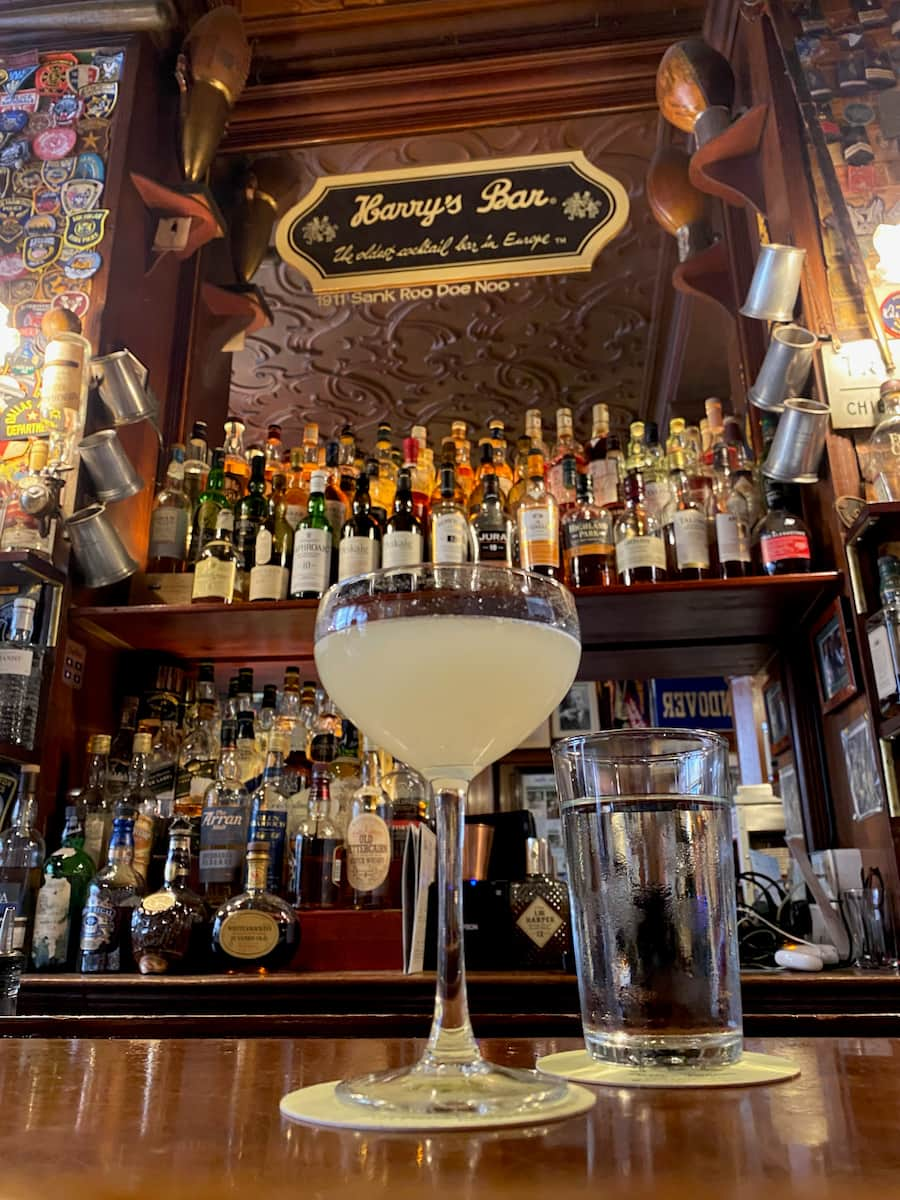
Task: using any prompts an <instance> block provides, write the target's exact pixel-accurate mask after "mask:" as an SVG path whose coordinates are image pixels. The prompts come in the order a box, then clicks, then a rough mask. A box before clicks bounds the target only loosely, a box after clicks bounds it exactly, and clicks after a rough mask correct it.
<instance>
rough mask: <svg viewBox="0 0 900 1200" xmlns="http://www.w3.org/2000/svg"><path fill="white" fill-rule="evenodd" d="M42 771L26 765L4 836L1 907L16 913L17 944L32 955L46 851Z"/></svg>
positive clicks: (0, 853) (0, 864)
mask: <svg viewBox="0 0 900 1200" xmlns="http://www.w3.org/2000/svg"><path fill="white" fill-rule="evenodd" d="M39 773H40V768H39V767H36V766H33V765H32V764H30V763H25V764H24V765H23V766H22V767H21V768H20V775H19V794H18V797H17V798H16V806H15V808H14V809H13V815H12V823H11V824H10V825H9V827H8V828H7V829H6V830H4V832H3V833H2V834H0V905H2V904H7V905H13V906H14V907H15V910H16V916H15V934H14V938H13V942H14V945H15V948H16V949H17V950H21V951H22V952H23V954H26V955H27V954H28V951H29V949H30V947H31V931H32V927H33V925H34V908H35V901H36V900H37V893H38V888H39V887H40V883H41V867H42V866H43V865H44V857H45V854H46V848H45V846H44V839H43V838H42V837H41V835H40V833H39V832H38V829H37V824H36V822H37V811H38V798H37V787H38V776H39Z"/></svg>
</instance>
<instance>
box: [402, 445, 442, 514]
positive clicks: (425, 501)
mask: <svg viewBox="0 0 900 1200" xmlns="http://www.w3.org/2000/svg"><path fill="white" fill-rule="evenodd" d="M413 428H414V429H420V428H423V427H422V426H419V425H415V426H413ZM425 450H427V446H422V445H421V444H420V443H419V441H418V440H417V439H416V438H414V437H408V438H404V439H403V466H404V469H405V470H406V471H408V472H409V481H410V488H411V490H412V511H413V513H414V514H415V516H416V518H417V519H418V521H419V523H420V525H421V527H422V529H424V528H425V525H426V522H427V520H428V509H429V506H430V502H431V489H432V488H433V487H434V479H433V478H432V476H433V474H434V471H433V469H431V468H429V466H428V462H427V459H426V457H425V453H424V451H425ZM397 478H398V484H399V475H398V477H397Z"/></svg>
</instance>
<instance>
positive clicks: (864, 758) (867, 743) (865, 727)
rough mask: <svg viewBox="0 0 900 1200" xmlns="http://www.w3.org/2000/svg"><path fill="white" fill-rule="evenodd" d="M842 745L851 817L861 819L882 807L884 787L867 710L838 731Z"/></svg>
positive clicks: (879, 810) (881, 809)
mask: <svg viewBox="0 0 900 1200" xmlns="http://www.w3.org/2000/svg"><path fill="white" fill-rule="evenodd" d="M841 744H842V745H843V747H844V761H845V762H846V764H847V778H848V779H849V781H850V797H851V799H852V801H853V819H854V821H864V820H865V819H866V817H871V816H874V814H875V813H879V812H882V811H883V810H884V790H883V788H882V786H881V773H880V771H879V769H878V756H877V754H876V752H875V738H874V736H873V734H872V723H871V721H870V720H869V714H868V713H863V715H862V716H861V717H857V718H856V720H855V721H851V722H850V724H849V725H846V726H845V727H844V728H843V729H842V730H841Z"/></svg>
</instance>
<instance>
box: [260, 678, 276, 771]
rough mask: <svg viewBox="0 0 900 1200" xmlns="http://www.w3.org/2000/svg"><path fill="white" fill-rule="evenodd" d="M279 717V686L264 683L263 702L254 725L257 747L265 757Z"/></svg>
mask: <svg viewBox="0 0 900 1200" xmlns="http://www.w3.org/2000/svg"><path fill="white" fill-rule="evenodd" d="M277 717H278V688H277V687H276V686H275V684H274V683H267V684H264V685H263V696H262V704H261V705H260V706H259V715H258V716H257V718H256V723H255V726H254V729H255V733H256V749H257V750H258V751H259V753H260V754H261V755H262V757H263V759H265V757H266V755H267V754H268V753H269V743H270V741H271V740H272V734H273V733H274V732H275V722H276V720H277Z"/></svg>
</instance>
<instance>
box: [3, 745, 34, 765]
mask: <svg viewBox="0 0 900 1200" xmlns="http://www.w3.org/2000/svg"><path fill="white" fill-rule="evenodd" d="M0 758H5V759H6V760H7V762H14V763H39V762H40V761H41V750H40V745H38V746H37V747H36V748H35V749H34V750H26V749H25V747H24V746H14V745H13V744H12V743H11V742H0Z"/></svg>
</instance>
